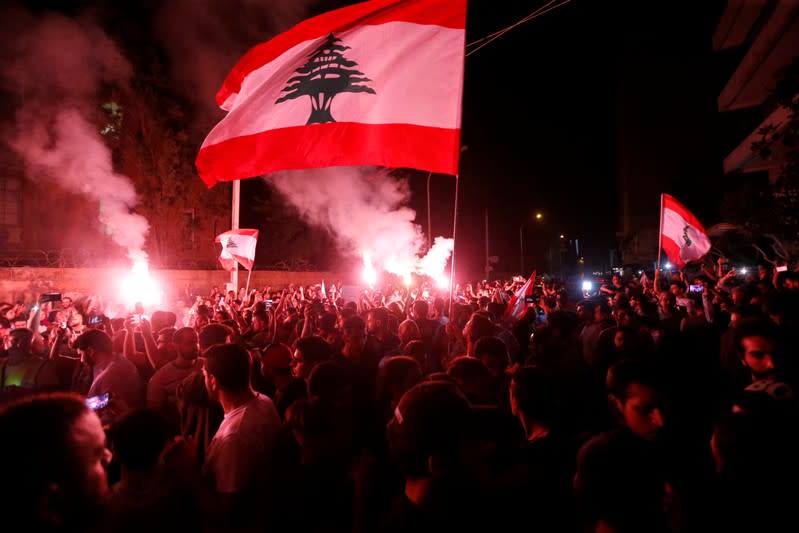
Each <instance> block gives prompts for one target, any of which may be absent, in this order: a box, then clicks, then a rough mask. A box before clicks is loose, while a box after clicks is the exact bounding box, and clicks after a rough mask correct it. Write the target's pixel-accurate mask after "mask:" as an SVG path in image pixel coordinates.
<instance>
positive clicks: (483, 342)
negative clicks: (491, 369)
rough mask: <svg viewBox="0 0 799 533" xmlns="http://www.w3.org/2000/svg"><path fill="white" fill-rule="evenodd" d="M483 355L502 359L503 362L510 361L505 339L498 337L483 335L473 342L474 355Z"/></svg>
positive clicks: (478, 356)
mask: <svg viewBox="0 0 799 533" xmlns="http://www.w3.org/2000/svg"><path fill="white" fill-rule="evenodd" d="M484 355H487V356H488V357H491V358H493V359H502V360H503V361H505V362H508V363H509V362H510V356H508V347H507V346H505V341H503V340H502V339H500V338H499V337H483V338H482V339H480V340H478V341H477V342H476V343H475V345H474V356H475V357H477V358H480V357H482V356H484Z"/></svg>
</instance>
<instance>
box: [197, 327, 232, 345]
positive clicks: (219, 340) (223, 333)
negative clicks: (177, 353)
mask: <svg viewBox="0 0 799 533" xmlns="http://www.w3.org/2000/svg"><path fill="white" fill-rule="evenodd" d="M232 338H233V330H231V329H230V328H229V327H227V326H224V325H222V324H208V325H207V326H204V327H203V328H202V329H200V335H199V342H200V351H201V352H204V351H205V350H207V349H208V348H210V347H211V346H213V345H215V344H225V343H228V342H230V341H231V340H232Z"/></svg>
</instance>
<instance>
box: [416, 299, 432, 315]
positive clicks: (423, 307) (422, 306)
mask: <svg viewBox="0 0 799 533" xmlns="http://www.w3.org/2000/svg"><path fill="white" fill-rule="evenodd" d="M429 312H430V307H429V306H428V305H427V302H426V301H424V300H416V301H415V302H413V318H414V319H415V320H425V319H426V318H427V315H428V313H429Z"/></svg>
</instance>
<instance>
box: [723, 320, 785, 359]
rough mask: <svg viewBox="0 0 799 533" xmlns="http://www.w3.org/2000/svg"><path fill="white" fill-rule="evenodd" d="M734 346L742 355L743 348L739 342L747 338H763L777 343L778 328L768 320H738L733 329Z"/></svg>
mask: <svg viewBox="0 0 799 533" xmlns="http://www.w3.org/2000/svg"><path fill="white" fill-rule="evenodd" d="M734 332H735V333H734V335H735V346H736V347H737V348H738V351H739V353H740V354H741V355H743V347H742V346H741V342H743V340H744V339H745V338H747V337H764V338H766V339H770V340H772V341H774V342H777V340H778V339H779V333H780V331H779V328H778V327H777V325H776V324H775V323H774V322H772V321H771V320H770V319H768V318H760V317H753V318H745V319H741V320H738V321H737V322H736V323H735V327H734Z"/></svg>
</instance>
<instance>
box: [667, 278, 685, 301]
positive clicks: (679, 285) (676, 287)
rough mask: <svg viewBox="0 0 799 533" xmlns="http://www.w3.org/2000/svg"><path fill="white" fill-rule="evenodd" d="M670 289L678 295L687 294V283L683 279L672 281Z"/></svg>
mask: <svg viewBox="0 0 799 533" xmlns="http://www.w3.org/2000/svg"><path fill="white" fill-rule="evenodd" d="M669 291H670V292H671V293H672V294H673V295H674V296H676V297H678V298H679V297H681V296H683V295H685V283H683V282H682V281H672V282H671V284H670V285H669Z"/></svg>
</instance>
